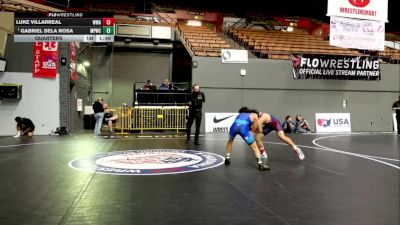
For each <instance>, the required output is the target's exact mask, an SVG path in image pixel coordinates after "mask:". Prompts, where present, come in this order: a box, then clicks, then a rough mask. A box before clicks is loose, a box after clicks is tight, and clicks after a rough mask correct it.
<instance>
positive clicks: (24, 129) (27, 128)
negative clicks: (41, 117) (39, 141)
mask: <svg viewBox="0 0 400 225" xmlns="http://www.w3.org/2000/svg"><path fill="white" fill-rule="evenodd" d="M15 122H17V135H15V136H14V137H19V136H24V135H27V136H28V137H32V136H33V131H35V125H34V124H33V122H32V120H30V119H28V118H22V117H19V116H17V117H15Z"/></svg>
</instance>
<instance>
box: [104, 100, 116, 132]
mask: <svg viewBox="0 0 400 225" xmlns="http://www.w3.org/2000/svg"><path fill="white" fill-rule="evenodd" d="M113 111H114V110H111V109H109V108H108V105H107V104H104V119H103V124H106V125H108V127H109V128H110V132H111V133H113V132H114V130H113V123H115V122H116V121H117V119H118V116H117V115H115V116H114V113H113Z"/></svg>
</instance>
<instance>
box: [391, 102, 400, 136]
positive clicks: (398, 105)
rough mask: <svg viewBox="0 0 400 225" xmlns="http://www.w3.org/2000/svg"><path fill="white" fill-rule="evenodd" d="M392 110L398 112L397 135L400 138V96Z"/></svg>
mask: <svg viewBox="0 0 400 225" xmlns="http://www.w3.org/2000/svg"><path fill="white" fill-rule="evenodd" d="M392 109H393V110H395V112H396V120H397V135H398V136H400V95H399V100H398V101H397V102H394V103H393V106H392Z"/></svg>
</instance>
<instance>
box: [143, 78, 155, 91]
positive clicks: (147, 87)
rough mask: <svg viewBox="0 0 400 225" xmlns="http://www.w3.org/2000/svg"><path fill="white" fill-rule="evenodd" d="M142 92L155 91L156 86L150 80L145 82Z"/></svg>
mask: <svg viewBox="0 0 400 225" xmlns="http://www.w3.org/2000/svg"><path fill="white" fill-rule="evenodd" d="M142 89H143V90H157V86H155V85H154V84H153V83H152V82H151V80H147V81H146V83H145V84H144V85H143V88H142Z"/></svg>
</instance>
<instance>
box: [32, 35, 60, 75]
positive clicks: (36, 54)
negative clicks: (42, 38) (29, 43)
mask: <svg viewBox="0 0 400 225" xmlns="http://www.w3.org/2000/svg"><path fill="white" fill-rule="evenodd" d="M57 64H58V42H35V45H34V47H33V72H32V75H33V77H41V78H56V75H57Z"/></svg>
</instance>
